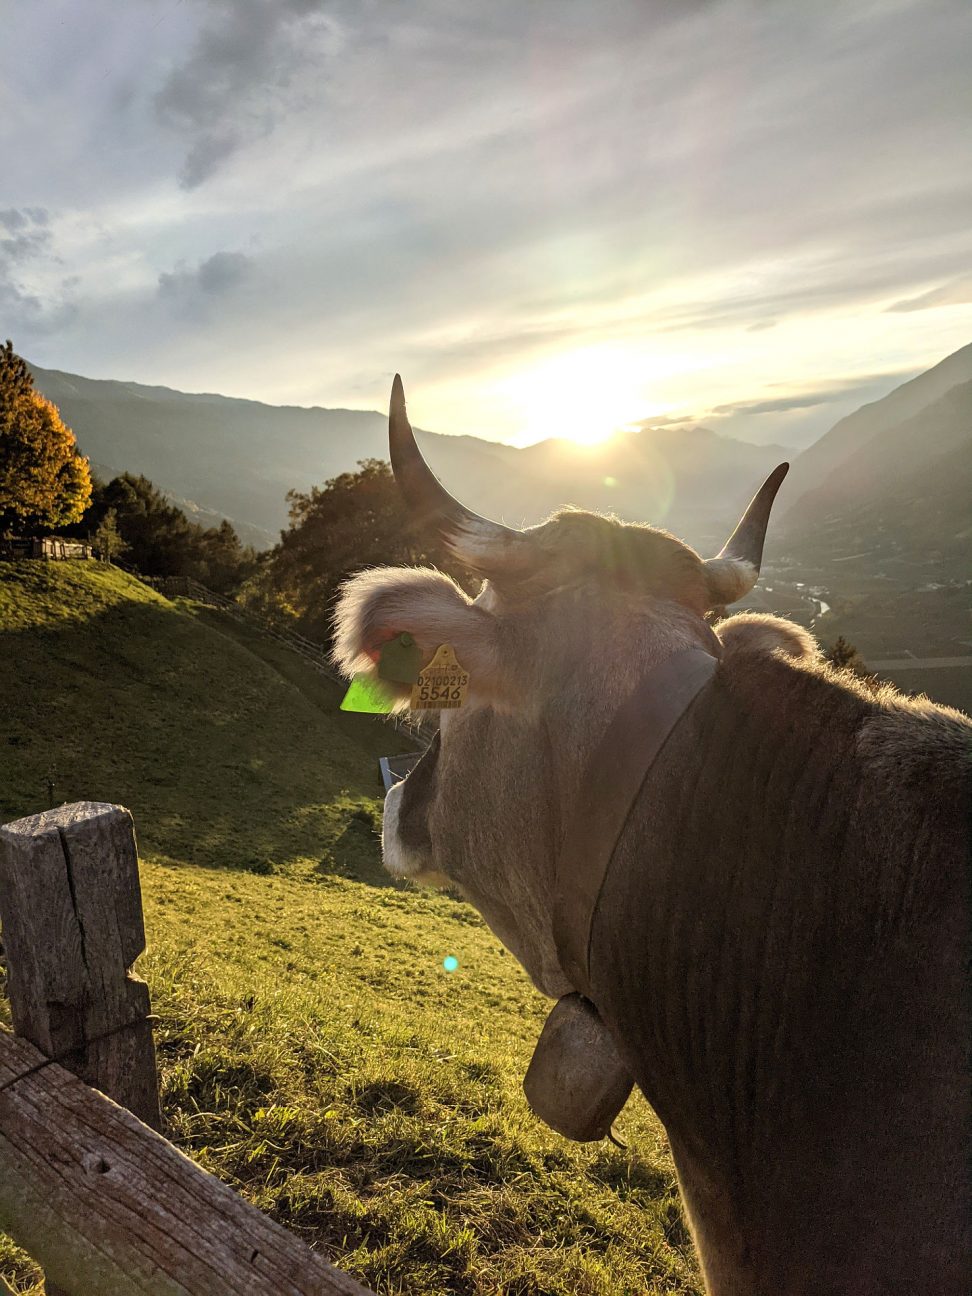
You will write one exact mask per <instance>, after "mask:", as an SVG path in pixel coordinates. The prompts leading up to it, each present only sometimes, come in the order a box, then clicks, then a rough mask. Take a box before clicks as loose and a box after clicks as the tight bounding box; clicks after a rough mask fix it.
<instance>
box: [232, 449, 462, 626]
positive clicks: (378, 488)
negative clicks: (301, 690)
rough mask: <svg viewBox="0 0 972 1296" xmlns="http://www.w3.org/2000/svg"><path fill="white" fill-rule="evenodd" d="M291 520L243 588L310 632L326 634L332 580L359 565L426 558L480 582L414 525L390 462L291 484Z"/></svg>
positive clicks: (269, 611) (370, 462)
mask: <svg viewBox="0 0 972 1296" xmlns="http://www.w3.org/2000/svg"><path fill="white" fill-rule="evenodd" d="M287 498H288V500H289V501H290V526H289V527H288V529H287V530H286V531H284V532H283V533H282V534H281V537H280V544H279V545H278V546H277V547H276V549H274V550H273V551H272V553H271V554H270V557H269V560H268V561H267V563H266V565H265V566H264V567H263V568H262V569H261V570H260V571H259V572H258V573H257V575H256V576H255V577H254V578H253V579H252V580H251V581H250V582H249V583H248V584H247V585H246V586H244V589H243V596H244V598H245V600H246V602H247V603H248V605H249V606H251V607H254V608H255V609H258V610H259V611H261V612H262V613H264V614H265V615H270V616H274V615H276V616H277V617H279V618H289V619H294V618H296V619H297V621H298V622H299V624H300V626H301V629H303V630H304V631H305V633H307V634H311V635H314V636H316V637H319V638H322V639H325V638H327V637H328V635H329V633H330V614H331V606H332V604H333V601H334V596H335V593H336V592H337V587H338V586H339V585H340V583H341V582H342V581H343V580H345V579H346V578H347V577H348V576H350V575H351V574H352V572H355V571H357V570H358V569H359V568H361V567H373V566H379V565H383V564H390V565H393V566H397V565H401V564H412V563H419V564H431V565H432V566H435V567H439V568H441V569H442V570H444V571H448V572H450V574H452V575H453V576H455V577H456V579H457V580H459V581H460V583H461V584H463V585H466V586H467V587H468V586H475V585H476V584H477V582H476V580H475V578H474V577H472V576H471V575H470V573H468V572H465V571H463V570H462V569H461V568H460V567H458V566H457V564H456V561H455V559H454V558H453V557H452V555H451V554H450V553H449V551H448V550H447V549H446V547H445V545H444V544H442V543H441V542H439V541H437V540H436V539H435V537H434V536H433V535H430V534H422V535H419V534H417V533H416V532H415V530H414V529H413V525H412V521H411V518H410V516H409V514H408V512H407V511H406V509H405V505H404V502H403V501H402V498H401V494H400V492H399V490H398V486H397V485H396V484H395V479H394V477H393V476H392V472H391V469H390V468H389V466H388V464H387V463H385V462H384V461H383V460H381V459H363V460H362V461H361V462H360V463H359V464H358V471H357V472H348V473H342V474H341V475H340V476H339V477H334V478H332V479H331V480H330V481H327V482H325V483H324V485H323V486H320V487H318V486H315V487H313V488H312V489H311V490H310V491H309V492H307V493H306V494H305V493H302V492H300V491H291V492H290V493H289V494H288V496H287Z"/></svg>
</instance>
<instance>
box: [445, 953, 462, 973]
mask: <svg viewBox="0 0 972 1296" xmlns="http://www.w3.org/2000/svg"><path fill="white" fill-rule="evenodd" d="M442 966H443V967H444V968H445V970H446V971H447V972H455V970H456V969H457V968H458V966H459V960H458V959H457V958H456V956H455V955H454V954H447V955H446V956H445V958H444V959H443V960H442Z"/></svg>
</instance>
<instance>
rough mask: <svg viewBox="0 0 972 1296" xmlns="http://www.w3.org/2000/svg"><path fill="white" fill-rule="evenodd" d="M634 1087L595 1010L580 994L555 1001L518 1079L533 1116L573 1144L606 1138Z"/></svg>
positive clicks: (565, 996)
mask: <svg viewBox="0 0 972 1296" xmlns="http://www.w3.org/2000/svg"><path fill="white" fill-rule="evenodd" d="M633 1087H634V1081H633V1080H632V1078H631V1076H630V1075H629V1073H628V1070H627V1068H626V1067H625V1066H624V1064H623V1062H622V1061H621V1059H620V1058H619V1057H618V1052H617V1049H616V1048H615V1047H614V1041H613V1040H612V1038H611V1036H610V1034H609V1033H608V1030H607V1027H606V1026H605V1025H604V1023H603V1022H602V1021H601V1019H600V1017H599V1016H598V1015H597V1010H596V1009H595V1007H594V1005H593V1004H591V1003H590V1002H589V1001H588V1000H587V999H584V998H582V997H581V996H580V995H579V994H569V995H564V997H563V998H562V999H558V1000H557V1003H556V1004H555V1005H554V1007H553V1009H552V1010H551V1013H550V1016H549V1017H548V1018H547V1020H546V1022H545V1023H544V1027H543V1030H542V1031H541V1032H540V1038H539V1039H538V1040H537V1047H536V1048H535V1049H534V1051H533V1057H532V1059H531V1060H530V1065H529V1067H528V1068H527V1073H526V1075H525V1076H524V1077H523V1092H524V1093H525V1094H526V1099H527V1102H528V1103H529V1104H530V1107H531V1108H532V1110H533V1111H534V1112H535V1113H536V1115H537V1116H539V1117H540V1119H541V1120H542V1121H544V1122H545V1123H546V1124H547V1125H549V1126H550V1128H551V1129H553V1130H556V1131H557V1133H558V1134H563V1135H564V1136H565V1137H566V1138H569V1139H575V1140H576V1141H577V1142H578V1143H592V1142H595V1141H596V1140H597V1139H602V1138H607V1136H608V1135H609V1134H610V1133H611V1126H612V1124H613V1122H614V1120H615V1117H616V1116H617V1115H618V1113H619V1112H620V1111H621V1108H622V1107H623V1106H624V1104H625V1103H626V1102H627V1101H628V1095H629V1094H630V1093H631V1090H632V1088H633Z"/></svg>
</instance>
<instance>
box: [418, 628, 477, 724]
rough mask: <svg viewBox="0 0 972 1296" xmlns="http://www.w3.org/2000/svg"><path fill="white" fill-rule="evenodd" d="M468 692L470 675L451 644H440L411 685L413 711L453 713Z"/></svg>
mask: <svg viewBox="0 0 972 1296" xmlns="http://www.w3.org/2000/svg"><path fill="white" fill-rule="evenodd" d="M468 692H469V672H468V671H467V670H464V669H463V667H462V666H460V665H459V662H458V660H457V659H456V654H455V652H454V650H453V647H452V644H439V646H438V648H436V650H435V656H434V657H433V658H432V660H431V661H430V662H429V664H428V666H425V667H423V668H422V670H420V671H419V677H418V679H417V680H416V681H415V683H414V684H413V685H412V700H411V702H410V703H409V705H410V706H411V708H412V710H413V711H454V710H455V709H456V707H461V706H462V704H463V702H465V700H466V694H467V693H468Z"/></svg>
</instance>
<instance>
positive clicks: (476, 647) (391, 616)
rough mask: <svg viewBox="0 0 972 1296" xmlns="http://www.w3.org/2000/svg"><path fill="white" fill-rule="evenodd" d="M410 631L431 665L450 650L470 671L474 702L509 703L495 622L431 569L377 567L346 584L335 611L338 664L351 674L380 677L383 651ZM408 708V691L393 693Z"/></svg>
mask: <svg viewBox="0 0 972 1296" xmlns="http://www.w3.org/2000/svg"><path fill="white" fill-rule="evenodd" d="M403 632H407V633H408V634H410V635H411V636H412V638H413V639H414V640H415V642H416V644H417V645H418V647H419V650H420V652H421V659H422V664H423V665H425V664H427V663H428V662H429V661H431V659H432V656H433V654H434V653H435V650H436V649H437V648H438V647H439V646H440V645H441V644H451V645H452V647H453V649H454V650H455V653H456V656H457V658H458V659H459V662H460V664H461V665H462V666H464V667H465V668H466V670H467V671H468V672H469V690H470V701H473V702H476V701H480V702H499V701H503V700H508V699H505V698H504V697H503V691H504V690H503V687H502V679H501V672H500V663H499V653H498V642H497V625H496V620H495V618H494V617H493V616H492V615H491V614H490V613H489V612H487V611H486V610H485V609H484V608H482V607H477V606H475V605H474V604H473V602H472V600H471V599H470V598H469V597H468V596H467V595H466V594H464V593H463V591H462V590H461V589H460V588H459V586H458V585H457V584H456V583H455V581H453V580H451V579H450V578H449V577H448V576H445V575H443V573H442V572H439V571H434V570H433V569H432V568H430V567H375V568H372V570H370V571H365V572H361V573H360V574H359V575H357V576H353V577H352V578H351V579H350V580H349V581H347V582H346V583H345V584H344V585H343V586H342V587H341V591H340V595H339V597H338V602H337V606H336V608H335V612H334V648H333V650H332V654H331V656H332V659H333V661H334V663H335V665H336V666H337V667H338V668H339V669H340V670H341V671H343V673H344V674H345V675H348V676H351V675H367V676H371V677H377V674H378V657H379V654H380V652H381V648H382V645H383V644H385V643H387V642H388V641H389V640H391V639H394V638H395V637H396V636H397V635H400V634H402V633H403ZM390 687H391V688H392V691H393V692H394V693H395V694H396V696H397V698H398V700H399V703H400V704H404V703H405V702H406V701H407V699H408V695H409V692H410V689H409V686H407V685H398V686H393V685H392V686H390Z"/></svg>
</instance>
